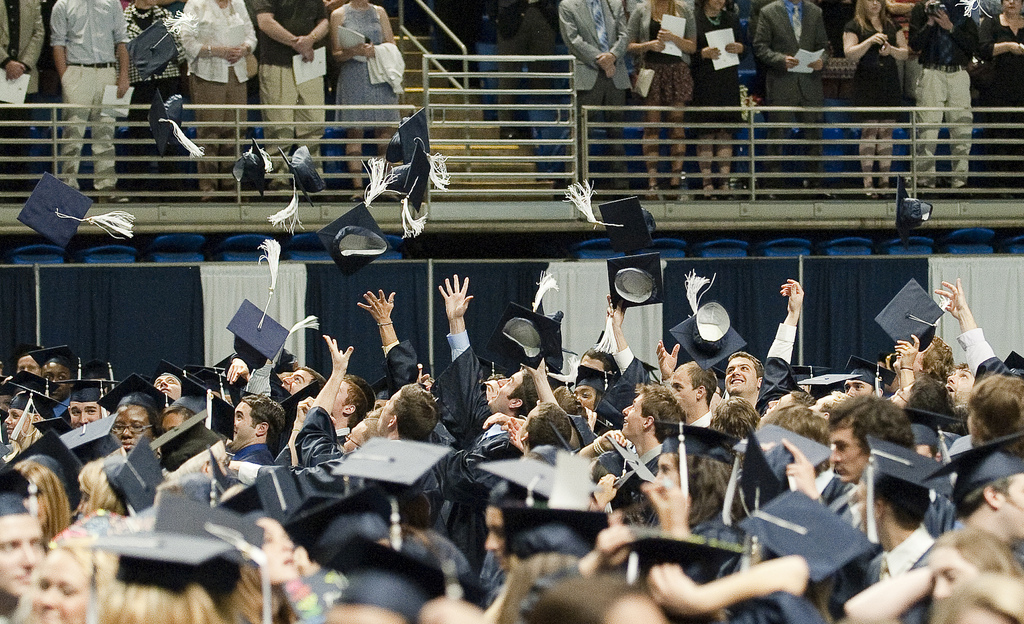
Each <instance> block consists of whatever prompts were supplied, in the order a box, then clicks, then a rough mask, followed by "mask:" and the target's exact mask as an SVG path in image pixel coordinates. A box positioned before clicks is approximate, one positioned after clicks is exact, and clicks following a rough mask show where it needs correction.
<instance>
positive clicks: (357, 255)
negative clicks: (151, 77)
mask: <svg viewBox="0 0 1024 624" xmlns="http://www.w3.org/2000/svg"><path fill="white" fill-rule="evenodd" d="M316 234H317V236H319V237H320V243H321V244H322V245H323V246H324V249H326V250H327V252H328V253H330V254H331V258H332V259H333V260H334V263H335V264H337V265H338V268H339V269H341V272H342V273H344V274H345V275H352V274H353V273H355V272H356V271H358V270H359V269H361V268H363V267H364V266H366V265H368V264H370V263H371V262H373V261H374V260H376V259H377V258H378V257H379V256H381V255H383V254H384V253H385V252H386V251H387V250H388V242H387V240H386V239H385V238H384V232H382V231H381V229H380V226H379V225H377V221H375V220H374V218H373V215H371V214H370V211H369V210H368V209H367V208H366V204H363V203H360V204H359V205H358V206H356V207H355V208H353V209H352V210H349V211H348V212H346V213H345V214H343V215H341V216H340V217H338V218H337V219H335V220H334V221H332V222H331V223H329V224H328V225H326V226H324V228H323V229H321V230H320V231H319V232H317V233H316Z"/></svg>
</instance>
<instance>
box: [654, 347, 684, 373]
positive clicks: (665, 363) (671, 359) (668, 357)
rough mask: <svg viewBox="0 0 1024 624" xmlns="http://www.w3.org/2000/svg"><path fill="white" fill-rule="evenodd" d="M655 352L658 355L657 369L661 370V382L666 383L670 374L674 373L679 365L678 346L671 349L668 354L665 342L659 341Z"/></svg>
mask: <svg viewBox="0 0 1024 624" xmlns="http://www.w3.org/2000/svg"><path fill="white" fill-rule="evenodd" d="M656 352H657V354H658V368H659V369H661V381H662V382H665V383H667V382H668V380H669V378H670V377H671V376H672V374H673V373H675V372H676V366H677V365H678V363H679V345H678V344H677V345H676V346H675V347H673V348H672V352H671V353H670V352H669V350H668V349H666V348H665V342H664V341H662V340H659V341H658V348H657V350H656Z"/></svg>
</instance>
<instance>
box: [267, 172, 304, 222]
mask: <svg viewBox="0 0 1024 624" xmlns="http://www.w3.org/2000/svg"><path fill="white" fill-rule="evenodd" d="M267 221H270V223H271V224H272V225H275V226H281V227H282V228H284V230H285V231H287V232H288V233H289V234H294V233H295V226H296V225H297V226H299V227H302V221H299V192H298V190H297V189H296V188H295V180H294V179H293V180H292V200H291V201H290V202H288V205H287V206H285V207H284V208H282V209H281V210H278V211H277V212H275V213H274V214H272V215H270V216H269V217H267Z"/></svg>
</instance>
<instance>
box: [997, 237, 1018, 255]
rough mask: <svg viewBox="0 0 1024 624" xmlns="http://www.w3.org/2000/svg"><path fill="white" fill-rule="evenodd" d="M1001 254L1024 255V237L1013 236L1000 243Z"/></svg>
mask: <svg viewBox="0 0 1024 624" xmlns="http://www.w3.org/2000/svg"><path fill="white" fill-rule="evenodd" d="M999 253H1012V254H1019V253H1024V235H1021V236H1011V237H1010V238H1007V239H1004V240H1001V241H999Z"/></svg>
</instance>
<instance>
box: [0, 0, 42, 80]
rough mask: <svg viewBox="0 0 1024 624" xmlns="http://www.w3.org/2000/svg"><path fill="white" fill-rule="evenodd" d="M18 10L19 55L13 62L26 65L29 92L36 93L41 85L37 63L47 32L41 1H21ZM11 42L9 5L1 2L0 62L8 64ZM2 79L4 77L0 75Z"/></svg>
mask: <svg viewBox="0 0 1024 624" xmlns="http://www.w3.org/2000/svg"><path fill="white" fill-rule="evenodd" d="M19 4H20V7H19V9H18V26H19V29H18V30H19V33H18V48H19V50H18V54H17V56H15V57H14V59H13V60H16V61H19V62H21V63H24V65H25V67H28V69H29V83H28V92H29V93H35V92H36V89H37V86H38V84H39V72H38V71H37V70H36V62H37V61H38V60H39V53H40V52H42V49H43V37H44V36H45V35H46V30H45V27H44V25H43V14H42V12H41V9H40V6H39V0H20V3H19ZM10 42H11V34H10V33H9V32H7V5H6V3H4V2H0V62H4V63H6V61H7V60H8V59H9V58H10V57H9V56H8V55H7V46H8V44H9V43H10ZM0 77H2V75H0Z"/></svg>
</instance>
